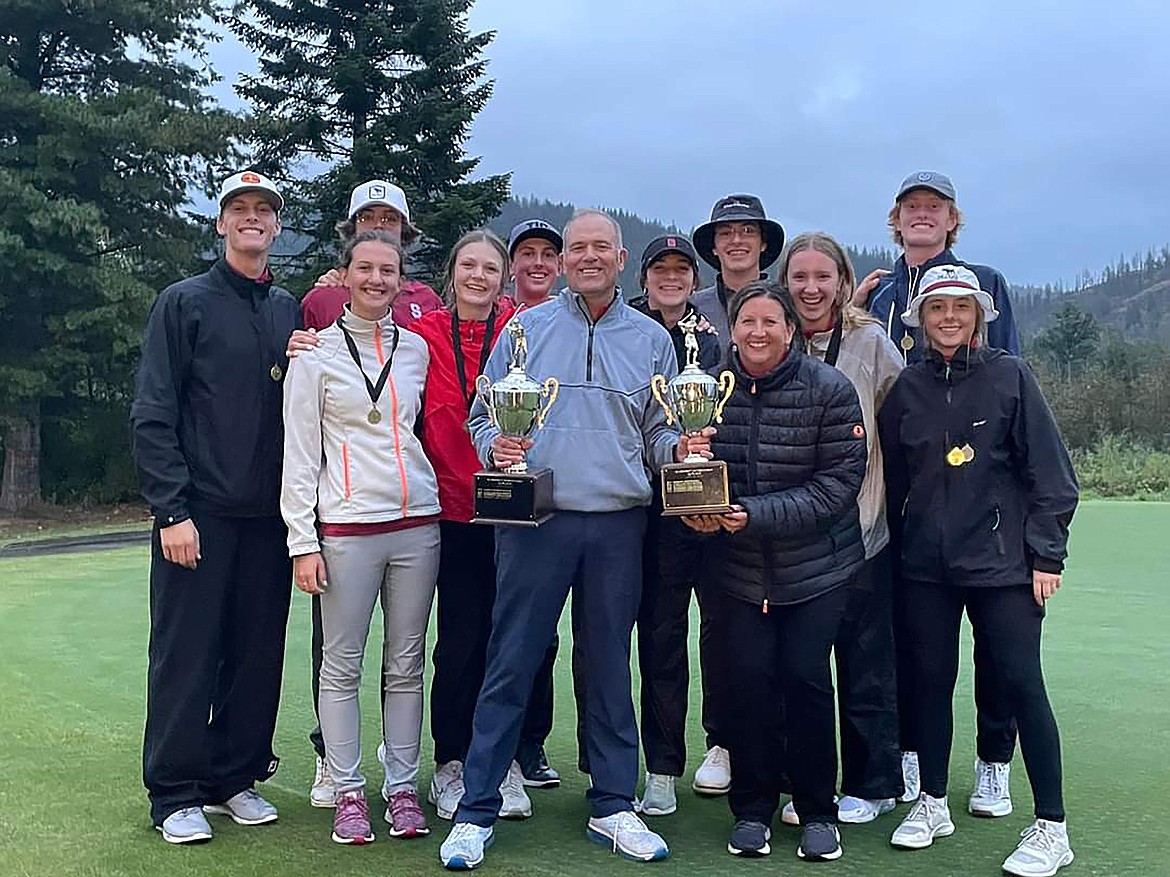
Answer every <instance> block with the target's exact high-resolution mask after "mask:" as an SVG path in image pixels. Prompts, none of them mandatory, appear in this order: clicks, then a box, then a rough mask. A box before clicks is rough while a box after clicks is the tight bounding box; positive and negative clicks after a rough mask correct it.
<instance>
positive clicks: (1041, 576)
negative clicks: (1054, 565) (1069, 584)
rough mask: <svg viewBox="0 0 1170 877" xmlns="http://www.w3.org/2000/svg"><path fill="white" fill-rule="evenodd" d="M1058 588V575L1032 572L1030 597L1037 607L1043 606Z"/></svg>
mask: <svg viewBox="0 0 1170 877" xmlns="http://www.w3.org/2000/svg"><path fill="white" fill-rule="evenodd" d="M1059 588H1060V573H1052V572H1040V570H1038V569H1034V570H1032V597H1033V599H1035V601H1036V605H1037V606H1043V605H1044V604H1045V602H1047V600H1048V598H1049V597H1051V596H1052V595H1053V594H1055V593H1056V591H1057V589H1059Z"/></svg>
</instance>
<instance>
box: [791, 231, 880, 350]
mask: <svg viewBox="0 0 1170 877" xmlns="http://www.w3.org/2000/svg"><path fill="white" fill-rule="evenodd" d="M805 250H815V251H816V252H818V253H820V254H821V255H823V256H827V257H828V258H829V259H831V260H832V261H833V264H834V265H836V266H837V276H838V278H839V282H838V284H837V291H836V293H835V294H834V295H833V317H834V320H835V319H836V318H837V317H838V316H839V317H840V318H841V325H842V326H844V327H845V328H846V329H856V328H857V327H858V326H861V325H863V324H865V323H875V324H877V325H881V321H879V320H877V319H876V318H874V317H872V316H870V315H869V314H868V313H866V312H865V311H863V310H862V309H861V308H859V307H857V306H856V305H855V304H853V301H852V299H853V290H854V289H855V288H856V287H857V273H856V272H855V271H854V270H853V262H851V261H850V259H849V254H848V253H847V252H845V248H844V247H843V246H841V244H839V243H838V242H837V240H836V238H834V237H832V236H831V235H828V234H825V233H824V232H823V231H808V232H805V233H804V234H799V235H797V236H796V237H794V238H793V239H792V240H791V241H789V242H788V246H786V247H785V248H784V252H783V253H781V254H780V271H779V275H778V276H779V277H780V279H781V281H782V282H783V283H784V284H785V285H786V286H787V283H788V263H789V262H791V261H792V257H793V256H795V255H796V254H797V253H803V252H804V251H805Z"/></svg>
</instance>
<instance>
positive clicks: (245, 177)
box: [240, 171, 260, 183]
mask: <svg viewBox="0 0 1170 877" xmlns="http://www.w3.org/2000/svg"><path fill="white" fill-rule="evenodd" d="M240 182H241V183H258V182H260V174H254V173H252V172H251V171H245V172H244V173H242V174H240Z"/></svg>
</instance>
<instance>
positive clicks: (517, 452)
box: [491, 435, 532, 469]
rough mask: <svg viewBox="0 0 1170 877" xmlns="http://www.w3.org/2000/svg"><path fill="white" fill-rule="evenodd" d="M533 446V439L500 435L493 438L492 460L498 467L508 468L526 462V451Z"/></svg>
mask: <svg viewBox="0 0 1170 877" xmlns="http://www.w3.org/2000/svg"><path fill="white" fill-rule="evenodd" d="M530 447H532V439H524V438H516V437H515V436H507V435H498V436H496V437H495V438H494V439H492V452H491V461H492V465H493V466H495V467H496V468H497V469H506V468H508V467H509V466H511V465H513V464H514V463H523V462H524V452H525V451H527V450H528V449H529V448H530Z"/></svg>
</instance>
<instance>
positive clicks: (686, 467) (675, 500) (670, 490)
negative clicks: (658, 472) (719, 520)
mask: <svg viewBox="0 0 1170 877" xmlns="http://www.w3.org/2000/svg"><path fill="white" fill-rule="evenodd" d="M729 511H731V497H730V495H729V494H728V490H727V464H726V463H725V462H723V461H722V460H710V461H707V462H704V463H667V464H666V465H664V466H663V467H662V514H663V515H664V516H665V517H672V516H678V515H719V514H723V513H724V512H729Z"/></svg>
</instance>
